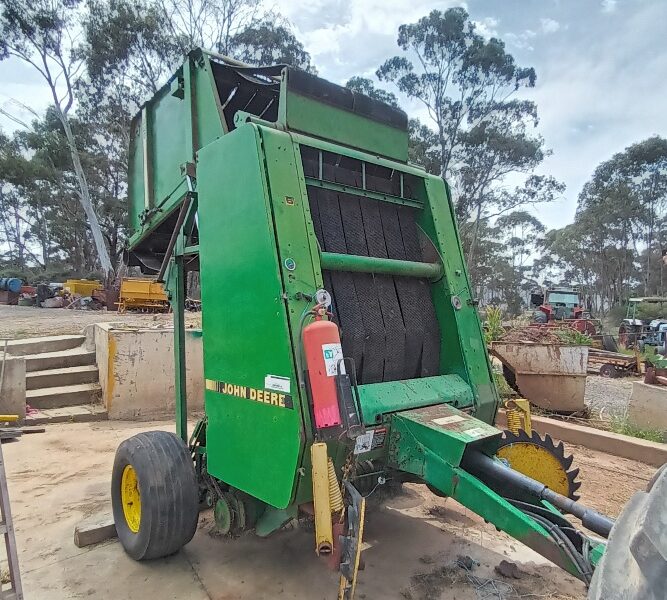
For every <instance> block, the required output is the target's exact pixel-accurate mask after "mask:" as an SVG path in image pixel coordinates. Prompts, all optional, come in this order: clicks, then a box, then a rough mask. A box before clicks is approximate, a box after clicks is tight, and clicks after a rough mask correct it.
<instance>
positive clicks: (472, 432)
mask: <svg viewBox="0 0 667 600" xmlns="http://www.w3.org/2000/svg"><path fill="white" fill-rule="evenodd" d="M463 433H465V434H466V435H467V436H468V437H471V438H478V437H482V436H483V435H484V434H485V433H486V429H484V428H483V427H473V428H472V429H466V430H465V431H464V432H463Z"/></svg>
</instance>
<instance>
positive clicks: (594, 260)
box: [536, 136, 667, 316]
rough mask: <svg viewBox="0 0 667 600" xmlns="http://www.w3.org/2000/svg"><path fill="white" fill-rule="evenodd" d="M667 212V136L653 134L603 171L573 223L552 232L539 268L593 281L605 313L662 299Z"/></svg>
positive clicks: (599, 171)
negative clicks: (632, 301)
mask: <svg viewBox="0 0 667 600" xmlns="http://www.w3.org/2000/svg"><path fill="white" fill-rule="evenodd" d="M666 208H667V139H665V138H661V137H659V136H653V137H651V138H648V139H646V140H644V141H642V142H639V143H636V144H633V145H631V146H629V147H627V148H626V149H625V150H624V151H623V152H619V153H617V154H615V155H614V156H612V157H611V158H610V159H609V160H607V161H605V162H603V163H601V164H600V165H599V166H598V167H597V168H596V170H595V172H594V173H593V176H592V177H591V179H590V181H588V182H587V183H586V185H585V186H584V188H583V190H582V191H581V193H580V195H579V201H578V206H577V212H576V215H575V221H574V223H572V224H571V225H568V226H566V227H564V228H562V229H558V230H553V231H550V232H549V233H548V234H547V236H546V237H545V243H544V250H545V253H544V258H543V259H542V261H540V263H539V264H538V265H536V266H537V267H538V268H540V269H542V270H544V269H545V268H555V269H557V270H559V271H560V272H561V273H563V274H564V276H565V277H566V278H567V279H568V280H570V281H572V282H583V283H586V284H587V286H588V290H587V292H588V293H589V294H590V295H592V296H593V297H594V298H595V299H596V300H597V302H598V311H599V312H601V309H604V308H607V307H611V306H616V305H618V304H620V303H621V302H622V301H623V300H625V299H626V298H628V297H630V296H632V295H656V294H657V295H662V294H663V293H664V283H663V281H664V271H663V269H664V267H663V264H662V260H661V258H662V257H661V248H663V247H667V238H666V237H665V236H666V235H667V230H666V229H665V224H667V223H666V221H667V219H666V217H665V209H666ZM623 316H624V315H623Z"/></svg>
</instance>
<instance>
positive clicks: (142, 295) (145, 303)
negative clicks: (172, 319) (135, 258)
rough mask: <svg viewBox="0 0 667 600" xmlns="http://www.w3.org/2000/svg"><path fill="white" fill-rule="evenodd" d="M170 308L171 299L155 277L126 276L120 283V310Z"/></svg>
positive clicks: (159, 309) (160, 310) (161, 309)
mask: <svg viewBox="0 0 667 600" xmlns="http://www.w3.org/2000/svg"><path fill="white" fill-rule="evenodd" d="M128 309H129V310H137V309H138V310H148V311H155V312H162V311H167V310H169V300H168V299H167V294H165V291H164V287H163V286H162V284H161V283H158V282H157V281H154V280H153V279H141V278H135V277H126V278H124V279H123V281H122V282H121V284H120V294H119V296H118V312H119V313H124V312H125V311H126V310H128Z"/></svg>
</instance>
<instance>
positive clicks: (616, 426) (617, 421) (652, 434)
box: [609, 416, 665, 442]
mask: <svg viewBox="0 0 667 600" xmlns="http://www.w3.org/2000/svg"><path fill="white" fill-rule="evenodd" d="M609 429H611V431H613V432H614V433H620V434H622V435H629V436H632V437H636V438H640V439H642V440H648V441H649V442H664V441H665V432H663V431H660V430H659V429H651V428H648V427H640V426H639V425H635V424H634V423H632V422H630V421H629V420H628V418H627V417H626V416H622V417H621V416H615V417H612V418H611V420H610V422H609Z"/></svg>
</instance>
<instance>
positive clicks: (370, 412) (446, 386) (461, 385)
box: [359, 375, 473, 425]
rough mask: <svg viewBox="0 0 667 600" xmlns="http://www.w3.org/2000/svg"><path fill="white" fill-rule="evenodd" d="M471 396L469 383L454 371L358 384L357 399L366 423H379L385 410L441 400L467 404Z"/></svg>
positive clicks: (428, 403)
mask: <svg viewBox="0 0 667 600" xmlns="http://www.w3.org/2000/svg"><path fill="white" fill-rule="evenodd" d="M472 399H473V395H472V390H471V389H470V386H469V385H468V384H467V383H466V382H465V381H464V380H463V379H461V377H459V376H458V375H438V376H436V377H423V378H422V379H407V380H404V381H386V382H383V383H367V384H365V385H360V386H359V402H360V404H361V407H362V413H363V421H364V423H365V424H366V425H374V424H377V423H380V422H381V421H382V416H383V415H385V414H387V413H394V412H398V411H401V410H406V409H412V408H417V407H421V406H430V405H433V404H442V403H443V402H447V403H448V404H452V405H454V406H470V405H471V404H472Z"/></svg>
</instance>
